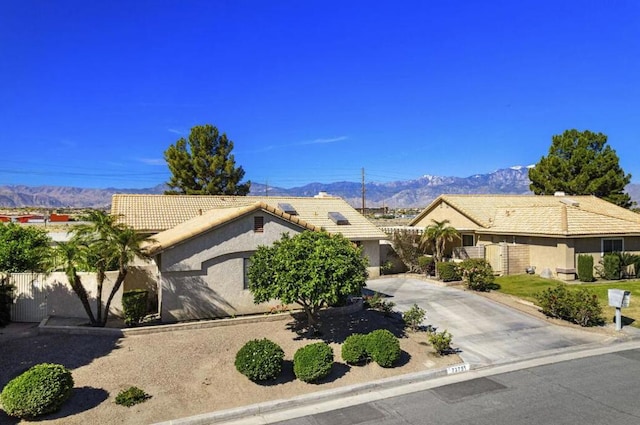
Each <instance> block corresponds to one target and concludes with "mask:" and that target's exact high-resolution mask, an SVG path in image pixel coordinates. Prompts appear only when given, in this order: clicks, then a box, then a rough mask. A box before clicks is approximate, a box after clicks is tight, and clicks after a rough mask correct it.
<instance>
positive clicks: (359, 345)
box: [342, 334, 369, 365]
mask: <svg viewBox="0 0 640 425" xmlns="http://www.w3.org/2000/svg"><path fill="white" fill-rule="evenodd" d="M342 360H344V361H345V363H347V364H353V365H355V364H362V363H364V362H366V361H367V360H369V353H368V352H367V336H366V335H362V334H353V335H349V336H348V337H347V338H346V339H345V340H344V343H343V344H342Z"/></svg>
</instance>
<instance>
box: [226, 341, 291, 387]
mask: <svg viewBox="0 0 640 425" xmlns="http://www.w3.org/2000/svg"><path fill="white" fill-rule="evenodd" d="M283 360H284V351H282V348H280V346H279V345H278V344H276V343H275V342H273V341H270V340H268V339H267V338H264V339H254V340H251V341H249V342H247V343H246V344H245V345H244V346H243V347H242V348H241V349H240V350H238V353H237V354H236V361H235V366H236V370H237V371H238V372H240V373H242V374H243V375H244V376H246V377H247V378H249V379H251V380H252V381H266V380H268V379H275V378H276V377H277V376H278V375H279V374H280V372H281V371H282V361H283Z"/></svg>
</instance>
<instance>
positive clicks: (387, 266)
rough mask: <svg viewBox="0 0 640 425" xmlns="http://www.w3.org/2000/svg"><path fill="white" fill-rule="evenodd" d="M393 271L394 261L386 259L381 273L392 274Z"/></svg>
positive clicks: (381, 267)
mask: <svg viewBox="0 0 640 425" xmlns="http://www.w3.org/2000/svg"><path fill="white" fill-rule="evenodd" d="M392 272H393V262H392V261H385V262H384V263H383V264H382V265H381V266H380V274H381V275H386V274H391V273H392Z"/></svg>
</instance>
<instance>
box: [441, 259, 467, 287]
mask: <svg viewBox="0 0 640 425" xmlns="http://www.w3.org/2000/svg"><path fill="white" fill-rule="evenodd" d="M436 268H437V269H438V276H439V277H440V280H442V281H443V282H455V281H457V280H460V279H461V277H462V276H460V272H459V270H458V266H457V265H456V263H454V262H452V261H443V262H441V263H437V264H436Z"/></svg>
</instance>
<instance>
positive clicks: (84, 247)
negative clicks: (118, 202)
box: [58, 211, 148, 327]
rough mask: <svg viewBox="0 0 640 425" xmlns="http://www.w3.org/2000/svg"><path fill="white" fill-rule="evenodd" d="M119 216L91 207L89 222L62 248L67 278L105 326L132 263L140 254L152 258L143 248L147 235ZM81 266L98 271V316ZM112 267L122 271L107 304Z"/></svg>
mask: <svg viewBox="0 0 640 425" xmlns="http://www.w3.org/2000/svg"><path fill="white" fill-rule="evenodd" d="M117 219H118V217H117V216H112V215H108V214H107V213H105V212H103V211H91V213H89V215H88V216H87V217H85V220H86V221H87V222H88V224H85V225H80V226H78V227H77V228H76V229H74V230H73V233H74V235H73V237H72V238H71V241H70V242H68V243H65V244H61V245H60V246H59V248H58V253H59V255H60V258H61V260H62V262H63V267H64V270H65V273H66V274H67V278H68V279H69V282H70V284H71V287H72V288H73V290H74V292H75V293H76V295H78V297H79V298H80V301H81V302H82V305H83V306H84V307H85V310H86V311H87V315H88V316H89V320H90V321H91V325H92V326H100V327H104V326H105V325H106V324H107V318H108V315H109V307H110V305H111V301H112V300H113V297H114V296H115V295H116V293H117V292H118V290H119V289H120V287H121V286H122V283H123V282H124V280H125V278H126V277H127V273H128V271H129V266H130V264H131V263H132V262H133V261H134V259H135V258H136V257H139V258H148V255H147V254H146V253H145V252H144V251H143V250H142V241H143V240H144V237H142V236H140V235H139V234H137V233H136V232H135V231H134V230H133V229H132V228H130V227H128V226H126V225H124V224H122V223H118V221H117ZM78 267H81V268H84V269H87V270H91V271H94V272H95V273H96V281H97V288H96V289H97V290H96V314H95V316H94V315H93V313H92V311H91V307H90V304H89V298H88V293H87V290H86V288H85V286H84V285H83V284H82V282H81V279H80V278H79V276H78V275H77V268H78ZM110 270H118V275H117V277H116V280H115V282H114V285H113V288H112V289H111V292H110V293H109V296H108V297H107V302H106V303H105V305H104V306H103V302H102V290H103V286H104V281H105V279H106V276H107V271H110Z"/></svg>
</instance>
